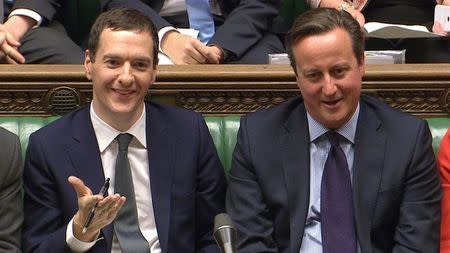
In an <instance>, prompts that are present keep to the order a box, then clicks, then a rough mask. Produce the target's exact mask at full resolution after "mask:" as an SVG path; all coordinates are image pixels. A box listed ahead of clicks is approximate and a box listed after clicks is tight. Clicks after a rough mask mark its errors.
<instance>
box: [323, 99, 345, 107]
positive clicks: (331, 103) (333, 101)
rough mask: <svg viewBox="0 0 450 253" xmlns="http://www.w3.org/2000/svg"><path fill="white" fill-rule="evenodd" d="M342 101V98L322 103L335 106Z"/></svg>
mask: <svg viewBox="0 0 450 253" xmlns="http://www.w3.org/2000/svg"><path fill="white" fill-rule="evenodd" d="M340 101H341V99H336V100H332V101H322V103H324V104H325V105H326V106H328V107H334V106H337V105H338V104H339V102H340Z"/></svg>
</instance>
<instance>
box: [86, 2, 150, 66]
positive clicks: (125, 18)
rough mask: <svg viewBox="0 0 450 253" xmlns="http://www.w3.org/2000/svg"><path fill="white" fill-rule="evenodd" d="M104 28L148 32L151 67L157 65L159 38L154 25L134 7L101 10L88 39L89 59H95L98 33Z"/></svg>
mask: <svg viewBox="0 0 450 253" xmlns="http://www.w3.org/2000/svg"><path fill="white" fill-rule="evenodd" d="M105 29H111V30H113V31H135V32H138V33H142V32H148V33H149V34H150V36H151V37H152V42H153V68H154V69H156V66H157V65H158V51H159V40H158V34H157V32H156V27H155V25H154V24H153V23H152V21H151V20H150V18H148V17H147V16H145V15H144V14H142V13H141V12H139V11H138V10H135V9H130V8H115V9H111V10H109V11H106V12H103V13H102V14H100V15H99V16H98V17H97V20H96V21H95V23H94V24H93V25H92V28H91V31H90V33H89V39H88V49H89V53H90V57H91V61H92V62H94V61H95V54H96V52H97V49H98V44H99V39H100V35H101V33H102V32H103V30H105Z"/></svg>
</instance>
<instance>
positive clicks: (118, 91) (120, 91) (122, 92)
mask: <svg viewBox="0 0 450 253" xmlns="http://www.w3.org/2000/svg"><path fill="white" fill-rule="evenodd" d="M113 90H114V92H116V93H119V94H120V95H130V94H132V93H134V91H133V90H118V89H113Z"/></svg>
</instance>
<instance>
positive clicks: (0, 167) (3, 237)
mask: <svg viewBox="0 0 450 253" xmlns="http://www.w3.org/2000/svg"><path fill="white" fill-rule="evenodd" d="M0 143H1V144H2V146H3V147H2V148H1V149H0V251H1V252H11V253H20V252H21V248H20V238H21V226H22V222H23V204H22V155H21V149H20V142H19V138H18V137H17V135H15V134H13V133H10V132H8V131H7V130H5V129H4V128H0Z"/></svg>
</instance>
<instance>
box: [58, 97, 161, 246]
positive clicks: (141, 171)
mask: <svg viewBox="0 0 450 253" xmlns="http://www.w3.org/2000/svg"><path fill="white" fill-rule="evenodd" d="M90 114H91V121H92V125H93V127H94V132H95V136H96V138H97V143H98V146H99V149H100V156H101V160H102V165H103V172H104V175H105V178H108V177H109V178H110V179H111V180H110V182H111V184H110V187H109V191H108V193H109V194H114V180H115V177H114V175H115V163H116V156H117V153H118V151H119V147H118V146H119V145H118V143H117V140H115V138H116V136H117V135H119V134H120V133H123V132H120V131H118V130H116V129H114V128H113V127H111V126H109V125H108V124H107V123H105V122H104V121H103V120H102V119H100V118H99V117H98V115H97V114H96V113H95V112H94V109H93V107H92V104H91V110H90ZM145 123H146V112H145V108H144V110H143V113H142V115H141V117H140V118H139V119H138V120H137V121H136V122H135V124H134V125H133V126H131V128H130V129H128V130H127V131H125V132H124V133H129V134H131V135H133V136H134V138H133V139H132V140H131V143H130V145H129V147H128V159H129V161H130V168H131V174H132V177H133V186H134V192H135V197H136V206H137V212H138V221H139V228H140V230H141V232H142V235H143V236H144V238H145V239H146V240H147V242H148V243H149V246H150V252H152V253H160V252H161V247H160V245H159V240H158V233H157V231H156V223H155V215H154V213H153V203H152V197H151V191H150V171H149V163H148V145H147V138H146V131H145V130H146V129H145ZM72 223H73V220H72V221H71V222H70V223H69V226H68V227H67V231H66V241H67V244H68V245H69V247H70V248H71V249H72V250H73V251H81V252H84V251H87V250H89V249H90V248H91V247H92V246H94V244H95V243H96V241H98V240H96V241H94V242H91V243H86V242H82V241H79V240H77V239H76V238H75V237H74V236H73V230H72ZM100 239H101V238H100ZM121 252H122V251H121V249H120V247H119V242H118V240H117V237H116V235H115V234H114V235H113V242H112V250H111V253H121Z"/></svg>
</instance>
